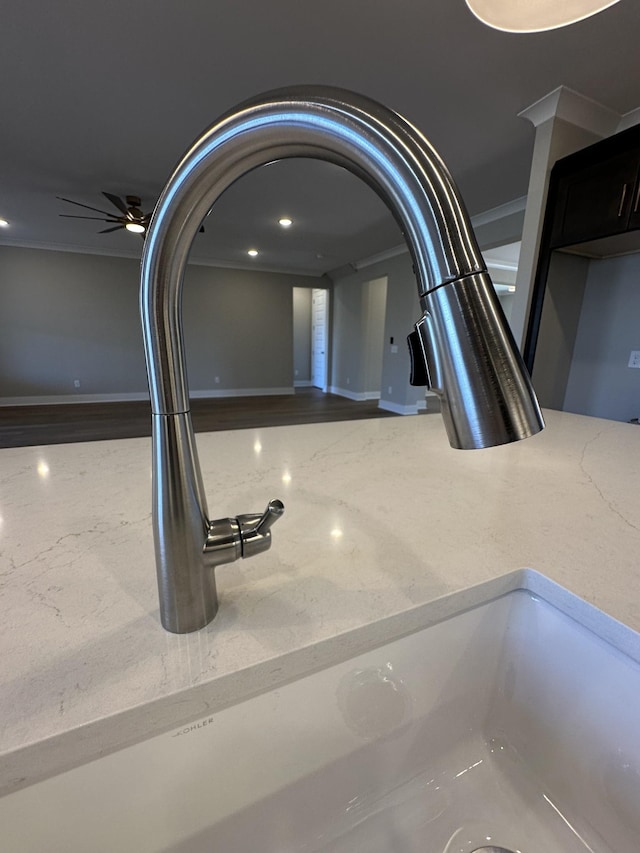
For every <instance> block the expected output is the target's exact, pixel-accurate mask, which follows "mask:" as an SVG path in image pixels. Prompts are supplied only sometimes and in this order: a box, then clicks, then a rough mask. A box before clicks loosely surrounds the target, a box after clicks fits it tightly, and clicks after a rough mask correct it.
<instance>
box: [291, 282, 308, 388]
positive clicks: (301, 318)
mask: <svg viewBox="0 0 640 853" xmlns="http://www.w3.org/2000/svg"><path fill="white" fill-rule="evenodd" d="M311 294H312V289H311V288H310V287H294V288H293V379H294V384H295V383H298V384H304V385H310V384H311Z"/></svg>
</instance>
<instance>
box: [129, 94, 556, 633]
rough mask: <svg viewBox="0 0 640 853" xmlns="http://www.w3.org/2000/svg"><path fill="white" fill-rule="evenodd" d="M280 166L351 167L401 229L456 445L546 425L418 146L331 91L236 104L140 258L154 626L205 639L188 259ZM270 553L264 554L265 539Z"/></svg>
mask: <svg viewBox="0 0 640 853" xmlns="http://www.w3.org/2000/svg"><path fill="white" fill-rule="evenodd" d="M286 157H312V158H317V159H321V160H327V161H330V162H333V163H336V164H338V165H340V166H343V167H346V168H347V169H349V170H350V171H352V172H353V173H354V174H356V175H358V176H359V177H361V178H362V179H363V180H365V181H366V182H367V183H368V184H369V185H370V186H371V187H372V188H373V189H374V190H375V191H376V192H377V193H378V194H379V195H380V196H381V197H382V199H383V200H384V201H385V202H386V203H387V205H388V206H389V208H390V210H391V211H392V213H393V214H394V216H395V217H396V219H397V221H398V223H399V224H400V226H401V228H402V231H403V233H404V235H405V238H406V240H407V244H408V246H409V250H410V252H411V256H412V259H413V264H414V271H415V275H416V280H417V285H418V293H419V297H420V301H421V305H422V308H423V311H424V316H423V318H422V319H421V321H420V322H419V323H418V324H417V326H416V335H417V338H416V340H417V345H416V346H415V347H414V357H415V356H416V354H417V357H419V358H421V359H422V360H423V362H424V365H423V366H424V372H425V374H426V375H428V377H429V380H430V382H431V385H432V387H433V389H434V390H435V391H436V392H437V393H438V394H439V395H440V396H441V398H442V404H443V405H442V410H443V416H444V419H445V423H446V425H447V431H448V434H449V440H450V442H451V444H452V445H453V446H455V447H464V448H472V447H485V446H489V445H492V444H501V443H505V442H507V441H514V440H518V439H520V438H526V437H527V436H529V435H533V434H534V433H536V432H538V431H539V430H540V429H541V428H542V426H543V423H542V418H541V415H540V410H539V408H538V405H537V401H536V399H535V395H534V394H533V390H532V388H531V384H530V381H529V378H528V376H527V374H526V370H525V368H524V365H523V363H522V359H521V358H520V355H519V353H518V351H517V348H516V346H515V344H514V342H513V339H512V337H511V335H510V332H509V331H508V328H507V327H506V324H505V322H504V318H503V317H502V313H501V310H500V306H499V303H498V300H497V298H496V296H495V293H494V291H493V287H492V285H491V281H490V279H489V277H488V275H487V273H486V270H485V267H484V262H483V260H482V256H481V254H480V251H479V249H478V246H477V244H476V241H475V237H474V235H473V232H472V230H471V227H470V224H469V218H468V216H467V214H466V212H465V209H464V205H463V203H462V201H461V199H460V197H459V195H458V192H457V189H456V187H455V185H454V182H453V180H452V178H451V176H450V174H449V172H448V171H447V168H446V167H445V165H444V163H443V162H442V161H441V159H440V158H439V156H438V155H437V153H436V152H435V151H434V149H433V148H432V147H431V145H430V144H429V143H428V142H427V140H426V139H425V138H424V136H423V135H422V134H421V133H420V132H419V131H418V130H417V129H416V128H414V127H413V126H412V125H411V124H409V122H407V121H406V120H405V119H403V118H401V117H400V116H398V115H397V114H396V113H394V112H392V111H390V110H388V109H386V108H385V107H382V106H381V105H380V104H377V103H375V102H373V101H371V100H369V99H367V98H364V97H362V96H359V95H355V94H353V93H351V92H344V91H342V90H338V89H327V88H321V87H306V88H293V89H287V90H281V91H276V92H271V93H268V94H266V95H263V96H260V97H258V98H255V99H252V100H250V101H247V102H245V103H243V104H240V105H239V106H238V107H236V108H235V109H234V110H232V111H231V112H229V113H227V114H226V115H224V116H222V117H221V118H220V119H219V120H218V121H217V122H216V123H215V124H214V125H213V126H212V127H211V128H210V129H209V130H207V131H206V132H205V133H204V134H203V135H202V136H201V137H200V138H199V139H198V140H197V141H196V142H195V143H194V145H193V146H192V147H191V148H190V150H189V151H188V152H187V153H186V154H185V156H184V158H183V159H182V161H181V162H180V163H179V165H178V166H177V168H176V170H175V172H174V174H173V176H172V177H171V179H170V180H169V182H168V184H167V186H166V188H165V189H164V191H163V193H162V195H161V197H160V199H159V201H158V204H157V206H156V210H155V213H154V216H153V220H152V222H151V225H150V228H149V231H148V234H147V237H146V240H145V249H144V255H143V260H142V283H141V297H140V299H141V311H142V323H143V333H144V341H145V352H146V358H147V370H148V375H149V387H150V393H151V404H152V411H153V430H154V438H153V446H154V486H153V489H154V531H155V543H156V562H157V566H158V583H159V588H160V601H161V613H162V620H163V624H164V625H165V627H166V628H168V630H171V631H177V632H185V631H191V630H196V629H197V628H200V627H202V626H203V625H205V624H207V622H209V621H210V620H211V619H212V618H213V615H215V609H216V606H217V604H216V599H215V581H214V580H213V571H212V570H211V569H210V568H209V567H208V565H207V560H206V555H203V547H204V543H206V542H207V541H208V539H209V540H210V530H211V527H212V526H213V525H217V524H218V523H217V522H209V521H208V518H207V509H206V501H205V497H204V490H203V488H202V481H201V476H200V468H199V465H198V461H197V456H196V450H195V441H194V438H193V430H192V427H191V418H190V414H189V390H188V383H187V375H186V367H185V354H184V343H183V333H182V319H181V302H182V299H181V295H182V282H183V276H184V270H185V266H186V262H187V256H188V253H189V250H190V247H191V243H192V242H193V239H194V237H195V235H196V233H197V232H198V229H199V228H200V225H201V223H202V220H203V219H204V217H205V216H206V214H207V213H208V211H209V210H210V209H211V207H212V206H213V205H214V203H215V202H216V200H217V199H218V198H219V196H220V195H221V194H222V193H223V192H224V190H225V189H227V187H229V186H230V185H231V184H232V183H233V182H234V181H236V180H237V179H238V178H240V177H242V176H243V175H244V174H246V173H247V172H249V171H250V170H252V169H255V168H257V167H258V166H261V165H264V164H266V163H269V162H271V161H273V160H278V159H283V158H286ZM265 541H268V543H270V536H269V539H268V540H266V539H265ZM234 558H235V557H233V556H230V557H229V559H234ZM224 561H226V560H222V559H221V560H219V562H224Z"/></svg>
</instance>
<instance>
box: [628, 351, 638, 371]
mask: <svg viewBox="0 0 640 853" xmlns="http://www.w3.org/2000/svg"><path fill="white" fill-rule="evenodd" d="M629 367H640V349H633V350H631V355H630V356H629Z"/></svg>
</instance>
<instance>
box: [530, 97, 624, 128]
mask: <svg viewBox="0 0 640 853" xmlns="http://www.w3.org/2000/svg"><path fill="white" fill-rule="evenodd" d="M518 116H519V117H520V118H524V119H527V120H528V121H530V122H531V123H532V124H533V125H534V127H538V126H539V125H541V124H543V123H544V122H545V121H548V120H549V119H552V118H559V119H562V120H563V121H566V122H569V124H575V125H576V126H577V127H581V128H583V129H584V130H589V131H591V132H592V133H595V134H597V135H598V136H602V137H605V136H611V134H613V133H615V132H616V131H617V130H618V125H619V124H620V119H621V115H620V113H617V112H616V111H615V110H612V109H610V108H609V107H606V106H605V105H604V104H601V103H599V102H598V101H594V100H593V98H587V97H586V96H585V95H581V94H580V93H579V92H575V91H574V90H573V89H569V88H568V87H567V86H558V87H557V89H554V90H553V91H552V92H549V93H548V94H547V95H545V96H544V97H542V98H540V99H539V100H538V101H536V102H535V103H533V104H531V106H529V107H526V108H525V109H524V110H521V111H520V112H519V113H518Z"/></svg>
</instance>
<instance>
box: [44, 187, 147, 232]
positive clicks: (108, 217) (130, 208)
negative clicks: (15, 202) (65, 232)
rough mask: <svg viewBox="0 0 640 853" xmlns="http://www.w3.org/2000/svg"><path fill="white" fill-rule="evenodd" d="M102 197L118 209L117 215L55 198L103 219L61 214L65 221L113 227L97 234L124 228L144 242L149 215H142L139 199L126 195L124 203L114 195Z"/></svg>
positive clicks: (68, 199) (107, 194) (106, 194)
mask: <svg viewBox="0 0 640 853" xmlns="http://www.w3.org/2000/svg"><path fill="white" fill-rule="evenodd" d="M102 195H103V196H104V197H105V198H106V199H108V200H109V201H110V202H111V204H112V205H113V206H114V207H116V208H117V209H118V211H119V214H116V213H111V212H110V211H108V210H100V209H99V208H97V207H90V206H89V205H88V204H82V202H79V201H73V200H72V199H70V198H63V197H62V196H56V198H58V199H60V201H66V202H69V204H75V205H77V206H78V207H85V208H86V209H87V210H93V211H95V213H101V214H102V217H104V218H102V217H99V216H74V215H73V214H71V213H61V214H60V216H64V217H65V218H67V219H95V220H96V221H98V222H108V223H109V224H110V225H112V226H113V227H112V228H104V229H103V230H102V231H99V232H98V233H99V234H109V233H110V232H111V231H119V230H120V229H121V228H126V229H127V231H131V232H132V233H134V234H140V235H141V236H142V239H143V240H144V235H145V232H146V230H147V228H148V226H149V222H150V221H151V214H150V213H143V212H142V210H140V205H141V204H142V201H141V200H140V198H139V197H138V196H137V195H128V196H125V199H126V201H123V200H122V199H121V198H120V196H117V195H114V194H113V193H105V192H103V193H102Z"/></svg>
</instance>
